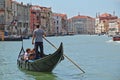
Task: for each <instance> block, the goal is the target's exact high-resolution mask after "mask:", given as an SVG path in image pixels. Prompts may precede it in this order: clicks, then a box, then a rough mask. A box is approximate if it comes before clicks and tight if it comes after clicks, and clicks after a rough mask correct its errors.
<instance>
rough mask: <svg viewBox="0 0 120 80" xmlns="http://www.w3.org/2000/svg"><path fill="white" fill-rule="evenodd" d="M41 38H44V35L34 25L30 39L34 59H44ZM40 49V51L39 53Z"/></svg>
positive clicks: (41, 30)
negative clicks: (33, 50) (32, 45)
mask: <svg viewBox="0 0 120 80" xmlns="http://www.w3.org/2000/svg"><path fill="white" fill-rule="evenodd" d="M43 36H44V37H45V36H46V33H45V31H44V30H43V29H41V28H40V27H39V25H36V29H35V30H34V32H33V37H32V44H35V46H34V47H35V53H36V58H40V57H44V55H45V54H44V51H43V50H44V49H43ZM34 40H35V41H34ZM39 48H40V51H39Z"/></svg>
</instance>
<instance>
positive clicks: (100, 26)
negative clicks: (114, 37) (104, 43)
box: [95, 12, 118, 34]
mask: <svg viewBox="0 0 120 80" xmlns="http://www.w3.org/2000/svg"><path fill="white" fill-rule="evenodd" d="M117 18H118V17H117V16H115V13H114V12H113V15H111V14H108V13H104V14H101V15H100V14H96V20H95V26H96V27H95V33H96V34H106V33H108V31H109V21H110V20H115V19H117Z"/></svg>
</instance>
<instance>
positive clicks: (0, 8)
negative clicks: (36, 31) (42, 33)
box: [0, 0, 30, 36]
mask: <svg viewBox="0 0 120 80" xmlns="http://www.w3.org/2000/svg"><path fill="white" fill-rule="evenodd" d="M29 6H30V5H28V4H27V5H24V4H23V3H22V2H21V3H18V2H16V1H12V0H0V28H1V30H3V32H4V33H5V36H12V35H16V36H17V35H23V34H28V32H29Z"/></svg>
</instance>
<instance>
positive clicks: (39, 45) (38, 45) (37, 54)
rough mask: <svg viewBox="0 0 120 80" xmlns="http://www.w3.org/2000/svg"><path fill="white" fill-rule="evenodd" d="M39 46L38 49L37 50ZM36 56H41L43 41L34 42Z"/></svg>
mask: <svg viewBox="0 0 120 80" xmlns="http://www.w3.org/2000/svg"><path fill="white" fill-rule="evenodd" d="M39 48H40V51H39ZM35 52H36V58H39V57H43V54H44V52H43V42H35Z"/></svg>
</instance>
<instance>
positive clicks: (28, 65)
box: [17, 43, 64, 72]
mask: <svg viewBox="0 0 120 80" xmlns="http://www.w3.org/2000/svg"><path fill="white" fill-rule="evenodd" d="M24 52H25V51H24V49H23V47H22V48H21V51H20V54H19V55H18V59H17V64H18V67H19V68H21V69H24V70H29V71H37V72H52V71H53V69H54V68H55V67H56V66H57V64H58V63H60V62H61V61H62V60H63V59H64V57H63V45H62V43H61V45H60V47H59V48H58V49H57V51H56V52H54V53H53V54H50V55H47V56H45V57H43V58H40V59H36V60H34V61H32V62H29V61H25V60H23V59H22V57H23V55H22V54H23V53H24Z"/></svg>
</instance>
